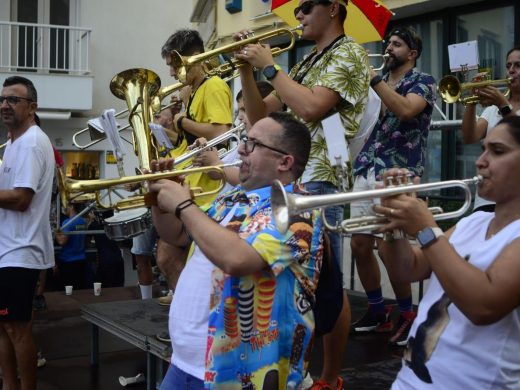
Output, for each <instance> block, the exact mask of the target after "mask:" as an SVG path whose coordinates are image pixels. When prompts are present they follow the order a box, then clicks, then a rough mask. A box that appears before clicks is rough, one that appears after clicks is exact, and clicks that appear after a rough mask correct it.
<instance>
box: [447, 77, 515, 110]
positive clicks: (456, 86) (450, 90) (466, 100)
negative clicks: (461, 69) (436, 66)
mask: <svg viewBox="0 0 520 390" xmlns="http://www.w3.org/2000/svg"><path fill="white" fill-rule="evenodd" d="M511 81H512V78H510V77H508V78H505V79H498V80H484V81H475V82H469V83H461V82H460V81H459V79H458V78H457V77H455V76H453V75H447V76H444V77H443V78H442V79H441V81H439V86H438V90H439V93H440V95H441V96H442V100H444V101H445V102H446V103H456V102H461V103H462V104H463V105H466V104H476V103H479V101H480V97H479V96H478V95H476V94H474V95H469V96H465V97H463V96H462V94H463V92H464V91H467V90H471V89H473V88H480V87H487V86H488V85H496V86H502V87H506V88H507V90H506V91H505V92H504V96H506V97H507V96H508V95H509V85H510V84H511Z"/></svg>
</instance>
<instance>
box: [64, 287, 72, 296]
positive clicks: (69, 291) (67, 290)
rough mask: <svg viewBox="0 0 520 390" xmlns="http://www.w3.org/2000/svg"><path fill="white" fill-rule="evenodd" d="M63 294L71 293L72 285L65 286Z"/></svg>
mask: <svg viewBox="0 0 520 390" xmlns="http://www.w3.org/2000/svg"><path fill="white" fill-rule="evenodd" d="M65 295H72V286H65Z"/></svg>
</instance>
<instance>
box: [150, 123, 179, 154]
mask: <svg viewBox="0 0 520 390" xmlns="http://www.w3.org/2000/svg"><path fill="white" fill-rule="evenodd" d="M148 126H150V130H151V131H152V134H153V136H154V137H155V139H156V140H157V142H158V143H159V145H160V146H162V147H163V148H165V149H168V150H172V149H173V144H172V141H171V140H170V138H168V135H167V134H166V131H164V128H163V127H162V126H161V125H158V124H157V123H149V124H148Z"/></svg>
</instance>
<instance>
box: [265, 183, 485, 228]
mask: <svg viewBox="0 0 520 390" xmlns="http://www.w3.org/2000/svg"><path fill="white" fill-rule="evenodd" d="M480 180H481V177H480V176H475V177H473V178H472V179H466V180H448V181H440V182H435V183H424V184H405V185H398V186H391V187H385V188H380V189H375V190H368V191H359V192H348V193H339V194H330V195H309V196H300V195H294V194H289V193H287V192H286V191H285V189H284V187H283V185H282V183H280V182H279V181H277V180H276V181H275V182H274V183H273V185H272V188H271V205H272V209H273V216H274V220H275V224H276V228H277V229H278V230H279V231H280V232H282V233H284V232H286V231H287V229H289V226H290V222H291V216H294V215H297V214H300V213H302V212H304V211H308V210H312V209H318V208H319V209H322V218H323V225H324V226H325V228H326V229H328V230H331V231H335V232H341V233H345V234H348V233H359V232H371V231H374V230H375V229H377V228H379V227H381V226H383V225H385V224H386V223H388V220H386V219H385V218H383V217H381V216H373V217H361V218H354V219H346V220H344V221H342V222H341V223H340V224H338V225H331V224H329V223H328V222H327V220H326V218H325V214H324V212H323V209H324V208H326V207H329V206H337V205H343V204H349V203H352V202H356V201H360V200H369V199H376V198H384V197H388V196H394V195H400V194H407V193H411V192H421V191H431V190H438V189H443V188H453V187H457V188H461V189H463V190H464V204H463V205H462V206H461V207H460V208H459V209H457V210H455V211H450V212H446V213H445V212H443V211H442V210H440V209H439V208H434V209H431V210H430V211H432V213H433V214H434V219H435V220H437V221H440V220H444V219H450V218H457V217H460V216H461V215H463V214H464V213H465V212H466V211H467V210H468V209H469V207H470V206H471V190H470V188H469V186H470V185H472V184H477V183H478V182H479V181H480Z"/></svg>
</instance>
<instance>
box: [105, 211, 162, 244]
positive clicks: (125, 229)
mask: <svg viewBox="0 0 520 390" xmlns="http://www.w3.org/2000/svg"><path fill="white" fill-rule="evenodd" d="M103 224H104V227H105V233H106V234H107V236H108V238H110V239H111V240H114V241H123V240H126V239H128V238H132V237H135V236H138V235H139V234H142V233H144V232H145V231H146V229H148V228H149V227H150V226H152V215H151V213H150V210H148V209H147V208H144V207H143V208H138V209H132V210H125V211H121V212H119V213H116V214H114V216H113V217H110V218H107V219H105V220H104V222H103Z"/></svg>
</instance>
